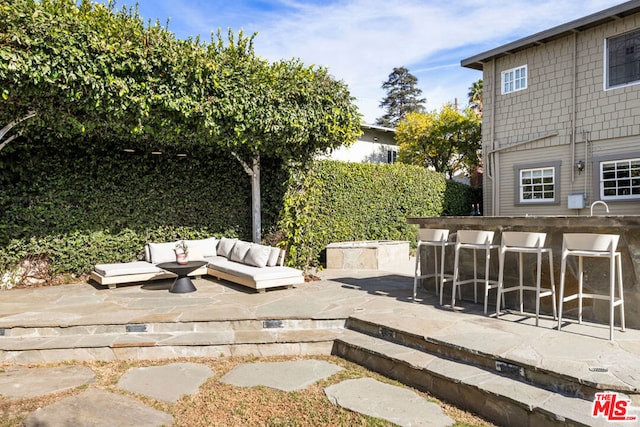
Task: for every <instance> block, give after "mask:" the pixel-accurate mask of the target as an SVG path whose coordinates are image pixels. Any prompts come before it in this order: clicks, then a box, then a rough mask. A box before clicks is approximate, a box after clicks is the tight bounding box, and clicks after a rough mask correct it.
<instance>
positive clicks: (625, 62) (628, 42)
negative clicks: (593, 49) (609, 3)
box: [605, 31, 640, 89]
mask: <svg viewBox="0 0 640 427" xmlns="http://www.w3.org/2000/svg"><path fill="white" fill-rule="evenodd" d="M605 75H606V88H607V89H609V88H612V87H616V86H624V85H628V84H633V83H639V82H640V31H634V32H631V33H626V34H622V35H620V36H616V37H611V38H609V39H607V40H606V49H605Z"/></svg>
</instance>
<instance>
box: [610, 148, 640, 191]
mask: <svg viewBox="0 0 640 427" xmlns="http://www.w3.org/2000/svg"><path fill="white" fill-rule="evenodd" d="M600 197H601V198H602V200H625V199H639V198H640V158H635V159H621V160H612V161H606V162H600Z"/></svg>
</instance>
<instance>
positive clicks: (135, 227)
mask: <svg viewBox="0 0 640 427" xmlns="http://www.w3.org/2000/svg"><path fill="white" fill-rule="evenodd" d="M124 148H126V147H124V146H122V145H121V144H119V143H118V142H117V141H113V142H109V143H106V144H105V143H101V144H95V145H87V144H84V143H83V144H81V143H79V142H73V141H71V142H65V143H60V144H58V145H54V146H50V145H44V144H39V143H38V142H37V141H32V142H31V143H30V144H29V145H28V146H20V145H14V146H12V147H11V149H5V150H3V151H2V152H0V187H1V188H2V189H3V190H4V191H3V192H1V193H0V211H2V212H4V215H2V217H1V218H0V247H2V248H3V250H2V251H0V272H3V271H5V270H8V269H11V268H13V267H14V266H15V265H17V264H18V263H19V262H20V261H21V260H23V259H26V258H28V257H33V256H40V257H46V258H48V260H49V262H50V265H51V269H52V272H53V274H60V273H66V274H73V275H80V274H86V273H88V272H89V271H90V270H91V268H92V266H93V265H94V264H96V263H109V262H126V261H132V260H136V259H141V258H142V257H143V253H142V251H143V247H144V244H145V243H147V242H151V241H170V240H177V239H192V238H200V237H205V236H229V237H239V238H242V239H246V240H249V239H250V238H251V237H250V236H251V199H250V198H251V189H250V181H249V177H248V176H247V175H246V173H245V172H244V170H243V169H242V167H241V166H240V164H239V163H238V162H237V160H235V159H234V158H233V157H231V156H229V155H226V154H224V153H220V152H216V151H212V150H207V149H204V148H200V147H192V148H191V150H187V151H186V154H187V156H186V157H178V156H176V154H177V153H171V152H165V153H163V154H161V155H152V154H150V153H151V147H150V148H149V150H148V152H146V153H140V152H139V153H127V152H125V151H124ZM474 195H475V193H474V192H473V191H471V190H469V187H467V186H464V185H461V184H451V183H447V182H445V180H444V179H443V177H442V176H441V175H439V174H436V173H434V172H430V171H426V170H424V169H423V168H419V167H415V166H407V165H402V164H394V165H373V164H357V163H342V162H335V161H317V162H314V163H313V164H312V166H311V167H310V168H309V169H296V168H286V167H284V166H283V165H281V164H278V163H277V162H275V161H272V160H270V159H262V208H263V212H262V223H263V234H264V239H265V241H266V242H268V243H270V244H275V243H280V244H281V245H283V246H286V247H287V249H288V252H289V259H288V263H289V265H292V266H295V267H299V268H303V269H305V270H306V269H309V268H310V267H315V266H318V265H319V262H320V255H321V253H322V250H323V249H324V248H325V247H326V245H327V244H328V243H330V242H334V241H348V240H409V241H412V242H415V233H416V230H415V228H414V227H412V226H410V225H408V224H407V222H406V218H407V217H408V216H438V215H441V214H448V215H467V214H468V213H469V209H470V205H471V203H472V200H474V199H473V197H475V196H474Z"/></svg>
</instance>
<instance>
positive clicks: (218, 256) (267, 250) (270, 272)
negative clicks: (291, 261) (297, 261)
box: [91, 237, 304, 292]
mask: <svg viewBox="0 0 640 427" xmlns="http://www.w3.org/2000/svg"><path fill="white" fill-rule="evenodd" d="M185 243H186V244H187V246H188V247H189V260H191V261H196V260H203V261H207V264H206V265H204V266H203V267H200V268H198V269H197V270H195V271H194V272H193V273H191V274H190V276H204V275H209V276H213V277H216V278H218V279H223V280H228V281H230V282H234V283H237V284H240V285H243V286H247V287H249V288H253V289H255V290H257V291H258V292H264V290H265V289H268V288H274V287H282V286H287V287H290V286H293V285H297V284H300V283H304V275H303V273H302V271H301V270H297V269H295V268H291V267H285V266H284V265H283V264H284V255H285V251H284V250H282V249H280V248H275V247H272V246H265V245H259V244H256V243H249V242H245V241H242V240H238V239H229V238H224V237H223V238H221V239H216V238H214V237H211V238H208V239H201V240H185ZM175 246H176V242H167V243H149V244H147V245H146V246H145V260H144V261H134V262H126V263H117V264H97V265H96V266H95V267H94V270H93V272H92V273H91V279H93V280H94V281H96V282H97V283H99V284H101V285H106V286H108V287H109V288H115V287H116V286H117V285H119V284H126V283H137V282H147V281H151V280H158V279H168V278H173V277H176V276H175V275H174V274H173V273H169V272H167V271H165V270H162V269H161V268H159V267H157V266H156V265H157V264H160V263H163V262H175V260H176V257H175V253H174V251H173V249H174V248H175Z"/></svg>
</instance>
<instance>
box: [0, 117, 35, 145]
mask: <svg viewBox="0 0 640 427" xmlns="http://www.w3.org/2000/svg"><path fill="white" fill-rule="evenodd" d="M36 114H37V113H36V112H35V111H30V112H29V113H28V114H27V115H26V116H24V117H22V118H20V119H17V120H14V121H12V122H10V123H9V124H7V125H6V126H5V127H3V128H2V129H0V141H1V140H2V139H3V138H4V137H5V135H6V134H7V133H9V131H10V130H11V129H13V128H14V127H15V126H16V125H18V124H20V123H22V122H24V121H25V120H28V119H30V118H32V117H35V116H36ZM20 135H22V132H18V133H17V134H15V135H12V136H10V137H9V138H8V139H7V140H6V141H4V142H3V143H1V144H0V151H2V149H3V148H4V147H6V146H7V144H9V143H10V142H11V141H13V140H14V139H16V138H17V137H18V136H20Z"/></svg>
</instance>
